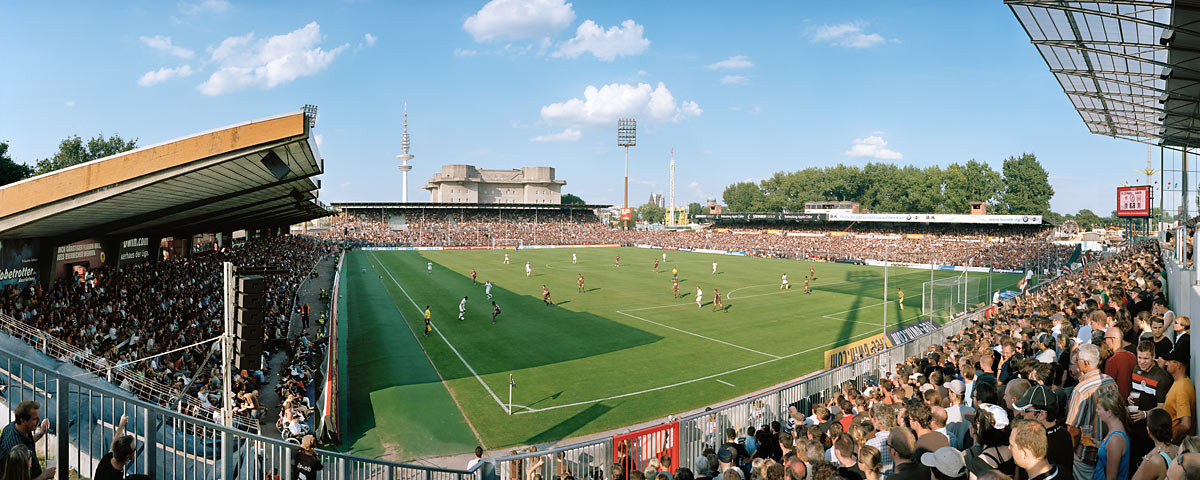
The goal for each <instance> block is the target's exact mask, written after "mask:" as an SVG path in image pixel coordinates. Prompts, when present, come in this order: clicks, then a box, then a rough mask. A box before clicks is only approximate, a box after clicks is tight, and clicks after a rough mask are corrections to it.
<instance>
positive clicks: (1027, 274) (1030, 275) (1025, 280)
mask: <svg viewBox="0 0 1200 480" xmlns="http://www.w3.org/2000/svg"><path fill="white" fill-rule="evenodd" d="M1031 278H1033V270H1026V271H1025V278H1022V279H1021V283H1018V284H1017V288H1018V289H1019V290H1021V291H1022V292H1024V291H1025V288H1026V287H1028V286H1029V280H1030V279H1031Z"/></svg>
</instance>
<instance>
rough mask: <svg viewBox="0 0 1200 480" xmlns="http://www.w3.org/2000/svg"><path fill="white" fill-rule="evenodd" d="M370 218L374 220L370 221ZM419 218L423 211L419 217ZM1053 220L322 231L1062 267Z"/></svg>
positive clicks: (463, 222)
mask: <svg viewBox="0 0 1200 480" xmlns="http://www.w3.org/2000/svg"><path fill="white" fill-rule="evenodd" d="M364 217H365V218H364ZM414 217H415V216H414ZM1051 233H1052V230H1051V229H1050V228H1049V227H1048V226H1028V225H1015V226H998V225H977V224H965V225H937V224H925V225H917V226H914V225H902V224H890V223H882V224H866V225H861V224H860V225H854V224H845V223H838V224H835V223H830V224H803V225H800V224H793V225H788V224H783V225H770V226H768V225H753V224H751V225H742V224H739V225H737V226H730V227H726V228H722V227H719V226H709V227H708V228H704V229H702V230H700V231H695V232H689V231H670V230H619V229H614V228H611V227H609V226H607V225H604V224H601V223H599V222H598V220H596V219H595V217H594V216H586V217H582V218H581V217H580V215H579V214H577V213H566V212H550V213H541V214H539V216H538V219H537V221H536V222H535V220H534V215H533V214H532V213H531V212H521V211H517V212H507V213H505V214H504V218H499V215H498V213H497V212H492V211H486V210H485V211H472V212H470V213H465V214H459V213H443V212H437V213H430V214H426V215H422V216H420V217H415V218H407V219H406V222H405V229H403V230H393V229H392V226H391V225H390V224H389V223H385V222H384V221H382V220H380V218H379V217H378V216H361V215H351V214H347V213H342V214H339V215H337V216H336V217H334V220H333V223H332V225H331V226H330V228H329V229H327V230H325V231H324V232H321V233H318V234H317V237H318V238H321V239H324V240H329V241H333V242H338V243H344V244H348V245H359V246H368V245H369V246H415V245H421V246H489V245H491V240H492V239H495V238H504V239H515V240H520V241H521V242H523V244H524V245H539V244H540V245H571V244H577V245H600V244H618V245H626V246H633V245H639V244H647V245H655V246H660V247H670V248H691V249H715V250H735V251H743V252H747V253H749V254H752V255H756V256H769V257H780V258H795V259H821V260H827V261H834V260H843V261H865V260H878V261H884V260H885V258H884V254H885V250H884V246H885V245H889V244H891V245H895V248H893V249H891V250H890V252H888V253H890V255H889V257H888V259H887V260H890V261H892V262H905V263H930V261H931V260H934V261H936V262H937V263H940V264H943V265H967V264H968V263H970V264H971V265H974V266H980V267H993V268H996V269H1005V270H1023V269H1026V268H1040V269H1044V270H1054V269H1057V268H1060V267H1062V266H1064V265H1065V264H1066V260H1067V259H1068V258H1069V257H1070V255H1071V253H1073V252H1074V250H1075V247H1074V246H1065V245H1056V244H1054V243H1051V242H1050V235H1051Z"/></svg>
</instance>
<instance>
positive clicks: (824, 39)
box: [812, 22, 884, 48]
mask: <svg viewBox="0 0 1200 480" xmlns="http://www.w3.org/2000/svg"><path fill="white" fill-rule="evenodd" d="M864 26H866V25H865V24H860V23H857V22H852V23H841V24H838V25H821V26H820V27H817V32H816V33H815V34H813V38H812V41H813V43H828V44H830V45H834V46H838V47H846V48H870V47H873V46H875V45H878V44H880V43H883V42H884V38H883V36H881V35H879V34H878V33H864V32H863V27H864Z"/></svg>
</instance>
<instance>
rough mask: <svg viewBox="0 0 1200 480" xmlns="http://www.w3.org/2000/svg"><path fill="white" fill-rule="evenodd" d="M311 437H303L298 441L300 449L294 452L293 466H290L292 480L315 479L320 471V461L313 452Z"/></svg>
mask: <svg viewBox="0 0 1200 480" xmlns="http://www.w3.org/2000/svg"><path fill="white" fill-rule="evenodd" d="M313 442H314V439H313V436H312V435H305V436H304V438H303V439H301V440H300V449H299V450H297V451H296V460H295V464H294V465H292V480H309V479H315V478H317V472H318V471H320V470H321V468H323V467H322V465H321V459H320V458H317V453H316V451H314V450H313Z"/></svg>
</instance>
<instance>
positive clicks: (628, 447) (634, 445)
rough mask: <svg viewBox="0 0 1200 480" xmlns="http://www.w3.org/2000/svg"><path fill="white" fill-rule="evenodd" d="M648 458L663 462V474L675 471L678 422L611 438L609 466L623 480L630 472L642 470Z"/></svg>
mask: <svg viewBox="0 0 1200 480" xmlns="http://www.w3.org/2000/svg"><path fill="white" fill-rule="evenodd" d="M652 458H656V459H660V460H667V463H666V464H664V465H662V468H663V471H668V472H674V471H675V469H677V468H679V465H680V462H679V422H671V423H665V424H662V425H655V426H653V427H650V428H645V429H642V430H638V431H636V432H630V433H624V434H620V435H616V436H613V463H614V464H615V465H617V466H619V467H620V468H621V473H623V474H624V476H625V478H629V472H631V471H634V470H637V471H644V470H645V469H646V466H647V465H649V464H650V459H652Z"/></svg>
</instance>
